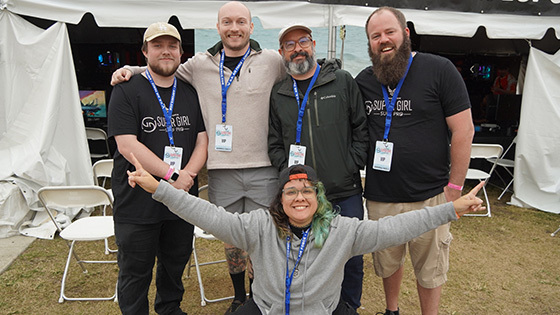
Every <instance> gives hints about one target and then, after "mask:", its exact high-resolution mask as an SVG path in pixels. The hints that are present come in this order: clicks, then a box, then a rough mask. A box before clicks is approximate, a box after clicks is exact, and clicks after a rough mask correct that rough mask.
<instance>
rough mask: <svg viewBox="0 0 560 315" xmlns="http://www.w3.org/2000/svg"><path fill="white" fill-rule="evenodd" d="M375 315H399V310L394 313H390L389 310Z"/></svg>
mask: <svg viewBox="0 0 560 315" xmlns="http://www.w3.org/2000/svg"><path fill="white" fill-rule="evenodd" d="M375 315H399V310H396V311H390V310H387V309H386V310H385V313H383V312H377V313H375Z"/></svg>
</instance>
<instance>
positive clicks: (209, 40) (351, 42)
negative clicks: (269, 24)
mask: <svg viewBox="0 0 560 315" xmlns="http://www.w3.org/2000/svg"><path fill="white" fill-rule="evenodd" d="M253 24H254V25H255V28H254V30H253V35H251V38H252V39H254V40H256V41H257V42H259V44H260V45H261V47H262V48H268V49H274V50H278V47H279V44H278V33H279V32H280V29H264V28H263V27H262V25H261V23H260V21H259V19H258V18H253ZM311 30H312V31H313V33H312V35H313V39H314V40H315V42H316V49H315V52H316V54H317V58H319V59H320V58H326V57H327V50H328V42H329V37H328V36H329V32H328V28H326V27H322V28H318V27H312V28H311ZM339 34H340V28H339V27H337V34H336V37H337V41H336V58H339V59H342V61H343V69H344V70H346V71H348V72H350V73H351V74H352V76H356V75H358V73H360V71H362V70H363V69H364V68H365V67H367V66H369V65H370V64H371V62H370V60H369V55H368V53H367V39H366V34H365V31H364V28H363V27H357V26H346V36H345V40H344V51H343V54H342V58H341V51H342V40H341V39H340V36H339ZM194 38H195V40H194V44H195V46H194V47H195V52H200V51H205V50H207V49H208V48H210V47H212V46H213V45H214V44H215V43H216V42H218V41H219V40H220V36H219V35H218V31H217V30H216V29H212V30H195V37H194Z"/></svg>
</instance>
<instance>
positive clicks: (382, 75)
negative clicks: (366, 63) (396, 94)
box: [368, 34, 411, 88]
mask: <svg viewBox="0 0 560 315" xmlns="http://www.w3.org/2000/svg"><path fill="white" fill-rule="evenodd" d="M403 37H404V39H403V42H402V44H401V46H400V47H399V48H398V49H397V53H396V54H395V56H394V57H393V58H392V59H390V60H381V53H379V52H375V53H374V52H372V51H371V48H370V45H369V42H368V53H369V57H370V59H371V63H372V65H373V74H374V75H375V77H376V78H377V80H378V81H379V82H380V83H381V84H383V85H386V86H389V87H391V88H394V87H395V86H396V85H397V83H399V80H400V79H401V78H402V77H403V76H404V73H405V71H406V68H407V66H408V58H410V52H411V48H410V47H411V43H410V38H409V37H408V36H406V35H404V34H403Z"/></svg>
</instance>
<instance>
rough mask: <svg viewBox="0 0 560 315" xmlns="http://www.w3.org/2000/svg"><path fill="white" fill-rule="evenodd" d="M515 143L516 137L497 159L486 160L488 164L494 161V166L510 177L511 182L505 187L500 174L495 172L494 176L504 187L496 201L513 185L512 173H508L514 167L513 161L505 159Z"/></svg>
mask: <svg viewBox="0 0 560 315" xmlns="http://www.w3.org/2000/svg"><path fill="white" fill-rule="evenodd" d="M516 143H517V137H515V138H513V140H512V141H511V143H510V145H509V146H508V147H507V149H506V150H505V151H504V153H503V154H502V155H501V156H500V157H499V158H488V159H487V160H488V162H490V163H494V161H496V164H497V165H498V166H501V167H502V168H503V169H505V170H506V172H507V173H508V174H509V175H510V176H511V180H510V181H509V182H508V183H507V185H506V181H505V180H504V178H503V177H502V176H501V175H500V173H499V172H498V171H496V175H498V177H499V178H500V179H501V180H502V182H503V183H504V185H506V186H505V188H503V190H502V193H501V194H500V196H499V197H498V200H500V199H502V197H503V196H504V195H505V193H506V192H507V191H508V190H509V187H511V185H512V184H513V172H512V171H510V169H513V168H514V167H515V161H514V160H512V159H507V158H506V155H507V154H508V152H509V150H510V149H511V148H512V147H513V146H514V145H515V144H516Z"/></svg>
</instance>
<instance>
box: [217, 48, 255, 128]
mask: <svg viewBox="0 0 560 315" xmlns="http://www.w3.org/2000/svg"><path fill="white" fill-rule="evenodd" d="M250 52H251V47H249V48H248V49H247V51H246V52H245V54H244V55H243V58H241V60H240V61H239V63H237V66H236V67H235V69H233V72H232V73H231V76H230V77H229V80H228V81H227V83H226V82H225V78H224V58H225V52H224V50H223V49H222V55H221V57H220V83H221V84H222V123H225V122H226V112H227V101H226V100H227V90H228V89H229V86H230V85H231V82H233V79H234V78H235V76H236V75H237V73H238V72H239V69H241V66H242V65H243V62H245V59H247V56H249V53H250Z"/></svg>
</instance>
